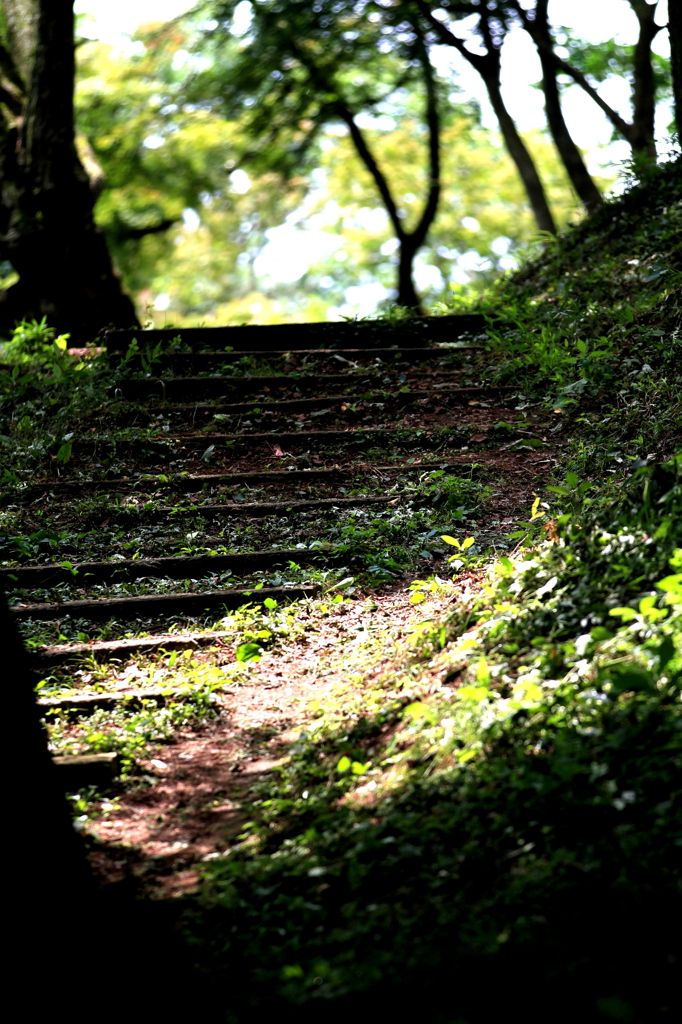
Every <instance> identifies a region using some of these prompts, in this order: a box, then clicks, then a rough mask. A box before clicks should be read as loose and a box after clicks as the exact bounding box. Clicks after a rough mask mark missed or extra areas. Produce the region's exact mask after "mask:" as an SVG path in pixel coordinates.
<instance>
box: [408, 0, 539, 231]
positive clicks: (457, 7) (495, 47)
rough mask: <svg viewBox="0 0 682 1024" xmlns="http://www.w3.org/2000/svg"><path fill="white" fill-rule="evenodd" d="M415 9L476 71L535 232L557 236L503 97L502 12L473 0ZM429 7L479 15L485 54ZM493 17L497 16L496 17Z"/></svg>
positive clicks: (420, 1) (421, 2)
mask: <svg viewBox="0 0 682 1024" xmlns="http://www.w3.org/2000/svg"><path fill="white" fill-rule="evenodd" d="M417 6H418V8H419V10H420V11H421V13H422V15H423V16H424V18H425V19H426V21H427V23H428V25H429V27H430V28H431V31H432V33H433V34H434V36H435V38H436V39H437V40H438V42H440V43H442V44H444V45H445V46H452V47H454V48H455V49H456V50H457V52H458V53H460V54H461V55H462V56H463V57H464V59H465V60H467V61H468V62H469V64H471V66H472V67H473V68H475V69H476V71H477V72H478V73H479V75H480V76H481V78H482V79H483V82H484V84H485V87H486V90H487V93H488V97H489V99H490V103H491V106H492V108H493V110H494V111H495V115H496V117H497V120H498V123H499V126H500V131H501V133H502V138H503V139H504V144H505V146H506V147H507V151H508V153H509V155H510V157H511V158H512V160H513V161H514V163H515V165H516V168H517V170H518V172H519V175H520V177H521V181H522V182H523V187H524V189H525V191H526V195H527V196H528V202H529V204H530V207H531V210H532V211H533V216H534V218H535V223H536V225H537V228H538V231H546V232H548V233H550V234H553V235H554V234H556V225H555V223H554V218H553V216H552V211H551V210H550V207H549V203H548V201H547V196H546V195H545V189H544V186H543V184H542V181H541V179H540V175H539V174H538V171H537V168H536V166H535V162H534V160H533V157H532V156H531V154H530V152H529V150H528V148H527V146H526V144H525V143H524V141H523V139H522V138H521V136H520V134H519V131H518V129H517V127H516V125H515V123H514V119H513V118H512V116H511V114H510V113H509V111H508V110H507V107H506V104H505V102H504V98H503V96H502V87H501V84H500V68H501V59H500V51H501V49H502V43H503V40H504V34H505V31H506V21H505V17H504V12H503V11H498V12H491V10H490V7H489V4H488V3H486V2H485V0H473V2H468V3H464V4H462V3H454V2H450V3H448V0H445V2H444V3H439V4H437V5H436V4H432V3H427V2H426V0H418V3H417ZM432 8H433V9H434V10H435V9H440V10H443V9H447V10H448V12H450V11H451V12H452V13H453V14H455V15H459V16H462V15H471V14H476V15H477V16H478V35H479V38H480V40H481V43H482V45H483V47H484V49H485V52H484V53H477V52H475V51H473V50H470V49H469V48H468V47H467V46H466V44H465V42H464V40H463V39H460V38H459V36H457V35H456V34H455V32H454V31H453V28H452V25H450V24H446V23H445V22H444V21H442V20H441V19H440V18H437V17H436V16H435V14H434V10H432ZM495 14H497V15H499V16H498V17H496V16H495Z"/></svg>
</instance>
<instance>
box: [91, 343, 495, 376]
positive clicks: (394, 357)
mask: <svg viewBox="0 0 682 1024" xmlns="http://www.w3.org/2000/svg"><path fill="white" fill-rule="evenodd" d="M464 351H469V352H471V351H475V348H474V346H466V347H465V346H461V347H460V348H456V349H453V348H450V347H449V346H445V345H441V346H438V345H428V346H427V345H423V346H420V347H418V348H408V347H406V346H396V347H393V348H373V349H371V350H370V349H364V348H339V349H284V350H281V349H272V350H271V349H265V350H263V351H254V352H244V351H234V352H168V353H161V354H160V355H159V356H157V357H156V358H155V360H154V362H153V363H152V364H151V368H150V371H149V372H154V373H156V372H158V371H159V370H163V369H165V368H168V367H177V366H186V367H188V368H193V369H196V370H199V372H201V370H202V369H205V368H207V367H210V366H214V365H218V366H222V365H224V364H225V363H238V362H240V361H241V360H242V359H263V360H266V359H268V360H271V359H275V360H276V359H278V358H284V357H287V359H303V358H304V357H305V358H307V359H312V358H315V359H321V360H329V359H333V358H338V357H341V358H342V359H344V360H345V361H347V362H350V363H359V362H360V361H363V362H364V363H365V364H367V361H368V360H370V363H369V365H370V366H371V365H372V364H374V363H376V362H377V361H378V362H381V363H387V364H388V365H391V364H395V363H401V364H402V363H420V362H429V361H431V360H435V359H445V358H446V357H448V356H452V355H453V354H458V353H460V352H464ZM122 357H123V353H121V352H110V353H109V362H110V365H111V366H112V367H118V366H120V364H121V360H122ZM127 366H128V368H129V369H131V370H132V369H138V368H140V369H144V363H143V361H142V358H141V357H140V356H133V357H132V358H131V359H130V361H129V362H128V364H127Z"/></svg>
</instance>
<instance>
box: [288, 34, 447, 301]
mask: <svg viewBox="0 0 682 1024" xmlns="http://www.w3.org/2000/svg"><path fill="white" fill-rule="evenodd" d="M412 27H413V28H414V31H415V37H416V43H415V56H416V59H417V60H418V61H419V64H420V66H421V69H422V74H423V78H424V89H425V93H426V111H425V121H426V125H427V129H428V135H429V143H428V147H429V189H428V193H427V197H426V202H425V204H424V209H423V211H422V214H421V217H420V218H419V222H418V223H417V226H416V227H415V228H414V230H413V231H406V230H405V228H404V227H403V223H402V218H401V216H400V214H401V211H400V210H399V209H398V205H397V203H396V201H395V199H394V198H393V194H392V192H391V188H390V186H389V183H388V180H387V179H386V176H385V175H384V173H383V171H382V170H381V168H380V167H379V165H378V163H377V161H376V159H375V157H374V154H373V153H372V151H371V149H370V147H369V144H368V142H367V140H366V138H365V136H364V135H363V133H362V131H361V130H360V128H359V127H358V125H357V122H356V120H355V114H354V112H353V111H352V110H351V108H350V106H349V105H348V103H347V102H346V101H345V99H344V98H343V97H342V95H341V92H340V89H339V87H338V85H337V84H336V83H334V82H331V81H329V80H328V79H327V78H326V77H325V76H324V75H323V73H322V72H321V70H320V69H319V68H318V67H317V65H315V64H314V63H312V62H311V61H310V58H309V57H308V55H307V53H306V52H305V51H304V50H302V49H299V47H298V46H297V44H296V41H295V40H291V41H290V45H291V49H292V52H293V53H295V55H296V57H297V58H298V60H300V61H301V63H302V64H303V65H304V67H305V68H306V69H307V71H308V74H309V76H310V79H311V83H312V85H313V86H314V87H315V88H319V89H323V90H324V91H325V92H326V93H327V94H329V95H332V96H336V100H335V102H334V104H333V106H334V109H335V111H336V113H337V114H338V116H339V117H340V118H341V120H342V121H343V122H344V124H345V125H346V126H347V128H348V131H349V133H350V137H351V140H352V142H353V145H354V146H355V150H356V152H357V154H358V156H359V157H360V159H361V160H362V162H363V164H364V165H365V167H366V168H367V170H368V171H369V173H370V174H371V176H372V178H373V179H374V183H375V184H376V186H377V189H378V191H379V195H380V196H381V199H382V202H383V204H384V208H385V210H386V212H387V214H388V217H389V220H390V221H391V225H392V227H393V230H394V232H395V235H396V238H397V239H398V242H399V243H400V249H399V252H398V281H397V284H398V288H397V292H398V295H397V303H398V305H399V306H405V307H406V308H408V309H414V310H416V311H418V312H421V305H420V300H419V296H418V295H417V290H416V288H415V286H414V278H413V268H414V259H415V256H416V255H417V253H418V252H419V249H420V248H421V247H422V245H424V242H425V241H426V237H427V235H428V232H429V228H430V227H431V225H432V223H433V220H434V218H435V216H436V213H437V211H438V202H439V200H440V193H441V181H440V176H441V173H440V117H439V113H438V97H437V93H436V85H435V82H434V78H433V68H432V66H431V61H430V59H429V55H428V51H427V48H426V44H425V41H424V39H423V36H422V32H421V28H420V26H419V25H415V24H413V25H412Z"/></svg>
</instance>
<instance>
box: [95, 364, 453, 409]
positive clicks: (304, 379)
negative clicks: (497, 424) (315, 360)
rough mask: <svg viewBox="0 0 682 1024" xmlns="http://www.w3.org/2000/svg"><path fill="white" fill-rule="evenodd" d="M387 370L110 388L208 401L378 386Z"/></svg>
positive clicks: (159, 380)
mask: <svg viewBox="0 0 682 1024" xmlns="http://www.w3.org/2000/svg"><path fill="white" fill-rule="evenodd" d="M386 372H387V371H386V369H385V368H384V369H381V370H377V369H372V368H368V369H365V370H363V371H359V372H356V371H353V372H346V373H338V374H331V373H325V374H309V373H286V374H280V375H278V376H274V375H270V376H248V377H240V376H238V375H236V374H235V375H234V376H230V377H225V376H220V375H218V374H215V375H212V376H210V377H160V376H159V375H158V374H152V375H150V376H149V377H128V378H124V379H121V380H120V381H119V382H118V383H117V384H112V385H111V387H110V388H109V391H110V393H111V394H112V395H113V396H119V397H122V398H125V399H140V398H144V397H152V398H159V399H160V400H162V401H166V400H169V399H171V398H187V397H188V396H189V395H201V396H203V397H208V396H210V395H214V396H216V397H223V396H224V397H228V396H229V395H230V393H232V392H237V393H238V394H240V395H243V394H247V393H255V392H260V391H263V389H264V388H269V389H270V390H271V391H273V392H276V391H278V390H279V389H280V388H283V389H285V390H297V391H301V390H303V391H305V390H307V389H310V388H312V389H314V390H315V391H317V390H319V388H320V387H347V386H349V384H351V385H352V384H355V383H357V384H358V385H360V384H361V383H363V384H364V383H366V382H367V383H371V382H372V381H374V382H375V383H377V382H379V381H381V379H382V378H383V377H385V376H386ZM407 372H408V374H409V378H408V379H409V380H425V381H426V380H428V381H433V382H435V381H437V380H441V379H443V377H444V376H445V378H446V379H450V378H451V377H454V376H456V375H457V374H458V373H461V372H463V371H461V370H454V369H450V368H448V370H447V371H446V373H445V374H443V373H439V372H437V371H436V372H435V373H434V372H429V373H421V372H414V371H411V370H408V371H407Z"/></svg>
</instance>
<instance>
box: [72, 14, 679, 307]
mask: <svg viewBox="0 0 682 1024" xmlns="http://www.w3.org/2000/svg"><path fill="white" fill-rule="evenodd" d="M189 7H191V4H190V3H188V0H119V2H118V3H116V4H112V3H111V0H76V3H75V10H76V13H77V14H88V15H90V20H89V21H87V22H85V23H81V27H80V30H81V32H82V33H83V34H85V35H88V36H92V37H93V38H98V39H100V40H101V41H102V42H105V43H109V44H112V45H113V46H116V47H119V46H120V47H121V48H122V50H123V51H124V52H125V51H126V50H128V52H130V47H131V45H134V44H131V42H130V38H129V37H130V35H131V34H132V33H133V32H134V31H135V30H136V28H137V27H138V25H140V24H142V23H145V22H153V21H167V20H169V19H171V18H174V17H176V16H178V15H180V14H182V13H183V12H184V11H186V10H187V9H188V8H189ZM549 13H550V19H551V21H552V23H553V24H554V25H565V26H566V27H568V28H570V29H572V30H573V32H574V34H575V35H576V36H579V37H582V38H584V39H585V40H587V41H589V42H594V43H598V42H600V41H603V40H605V39H608V38H609V37H610V36H615V37H616V39H617V41H618V42H620V43H623V44H630V43H634V42H635V40H636V37H637V19H636V17H635V15H634V12H633V11H632V9H631V7H630V5H629V4H628V3H627V2H626V0H597V2H595V0H550V5H549ZM249 20H250V4H249V3H248V2H246V0H245V2H244V3H242V4H240V5H239V6H238V8H237V14H236V17H235V29H237V31H246V30H248V24H249ZM474 21H475V19H471V23H472V28H473V24H474ZM656 21H657V23H658V24H665V23H666V21H667V0H660V2H659V3H658V4H657V13H656ZM465 25H466V23H462V22H460V29H462V27H463V26H465ZM469 45H470V47H471V48H475V46H476V42H475V40H473V38H472V39H471V40H470V41H469ZM653 49H654V50H655V51H656V52H657V53H661V54H663V55H666V56H667V55H668V52H669V43H668V35H667V32H660V33H659V34H658V35H657V37H656V39H655V40H654V45H653ZM434 56H435V60H436V63H437V64H438V65H439V69H440V70H442V71H446V70H447V69H449V68H451V69H453V72H454V75H453V78H454V80H455V81H456V83H457V86H458V87H459V89H460V90H462V91H461V92H460V93H459V94H458V100H466V99H467V98H469V97H471V98H475V99H476V100H477V101H478V103H479V104H480V107H481V111H482V123H483V126H484V127H486V128H490V129H491V130H493V131H495V132H497V131H498V124H497V119H496V117H495V114H494V113H493V111H492V108H491V107H490V103H489V100H488V97H487V94H486V90H485V86H484V84H483V81H482V80H481V78H480V77H479V75H478V74H477V72H476V71H475V70H474V69H473V68H472V67H471V66H470V65H469V64H467V63H466V62H465V61H464V60H463V59H462V58H461V57H460V56H459V54H457V53H456V52H455V51H453V49H452V48H451V47H445V46H442V47H436V48H435V51H434ZM541 74H542V73H541V69H540V62H539V58H538V56H537V52H536V50H535V47H534V44H533V43H532V41H531V39H530V37H529V36H528V35H527V34H526V33H525V32H524V31H523V30H522V29H521V28H514V29H512V31H511V32H510V33H509V35H508V37H507V39H506V41H505V44H504V47H503V50H502V89H503V93H504V96H505V100H506V103H507V106H508V108H509V111H510V113H511V115H512V116H513V118H514V119H515V121H516V123H517V125H518V127H519V129H520V130H521V131H524V132H528V131H532V130H534V129H536V130H537V129H544V128H545V126H546V120H545V113H544V96H543V93H542V90H540V89H538V88H534V87H533V85H534V83H537V82H538V81H539V80H540V78H541ZM600 92H601V93H602V95H603V96H604V98H605V99H606V100H607V101H608V102H609V103H610V104H611V105H612V106H613V107H614V108H615V109H616V110H618V112H619V113H622V114H624V115H628V113H629V100H630V86H629V83H627V82H626V81H625V80H624V79H617V78H615V77H613V78H611V79H609V80H608V81H606V82H605V83H603V84H602V85H601V86H600ZM562 94H563V104H562V105H563V110H564V115H565V118H566V121H567V123H568V126H569V129H570V131H571V134H572V135H573V137H574V139H575V141H576V143H577V144H578V145H579V146H580V147H581V148H582V149H583V150H584V151H585V152H586V162H587V165H588V168H589V170H590V172H591V173H592V174H595V175H599V173H600V171H601V172H602V173H605V172H606V173H607V174H608V173H609V172H610V173H611V174H613V170H614V167H617V165H618V164H619V163H620V162H621V161H623V160H626V159H628V157H629V156H630V149H629V146H628V144H627V143H626V142H625V140H619V141H616V142H611V141H610V139H611V134H612V128H611V125H610V124H609V122H608V121H607V119H606V117H605V116H604V115H603V113H602V112H601V111H600V110H599V108H598V107H597V106H596V105H595V104H594V103H593V102H592V100H590V99H589V98H588V97H587V96H586V95H585V93H584V92H583V91H582V90H581V89H580V88H579V87H578V86H572V87H571V86H568V87H564V89H563V90H562ZM362 116H363V115H360V118H362ZM671 117H672V113H671V106H670V104H669V103H665V102H664V103H659V104H658V108H657V115H656V126H657V137H658V139H659V140H660V141H661V142H663V141H664V140H665V137H666V126H667V125H668V124H669V122H670V120H671ZM146 144H147V145H149V142H147V143H146ZM661 148H662V150H663V151H664V150H665V146H662V147H661ZM235 173H236V174H242V175H243V176H244V178H246V175H245V174H244V172H235ZM232 186H233V190H234V191H235V192H240V191H243V190H244V189H246V188H247V187H248V182H247V181H244V182H242V181H236V180H234V181H233V182H232ZM616 190H618V186H616ZM192 215H193V211H188V218H189V220H188V219H186V220H185V224H186V227H188V228H191V217H192ZM194 217H195V218H196V215H194ZM297 219H298V218H297V217H296V215H295V214H292V215H291V216H290V217H289V218H288V221H289V222H288V223H286V222H285V223H284V224H282V225H281V226H279V227H276V228H274V229H271V230H270V231H269V232H268V233H267V235H268V238H269V242H268V244H267V245H266V246H265V248H264V249H263V250H262V252H261V254H260V256H259V257H258V267H257V268H256V269H257V271H258V272H259V273H266V274H267V275H269V277H270V278H271V280H273V281H281V282H282V283H285V282H291V281H294V280H296V279H297V278H299V277H301V275H302V274H303V273H304V272H305V270H306V268H307V266H308V265H309V264H310V262H311V260H313V261H314V259H315V257H316V256H322V255H323V252H322V250H324V251H325V252H326V253H329V254H330V255H331V254H332V253H333V251H334V249H335V248H338V247H339V245H340V242H339V241H337V240H336V239H337V236H335V235H331V234H330V233H329V232H323V231H311V230H305V231H301V230H300V229H299V228H297V227H296V226H295V223H294V222H295V221H296V220H297ZM433 270H434V268H433V267H430V266H427V265H424V264H422V265H421V266H420V262H419V260H418V261H417V264H416V266H415V276H416V283H417V287H418V288H423V287H428V286H429V284H430V282H428V281H427V280H425V279H423V280H422V279H421V278H424V275H425V274H426V275H428V274H429V273H433ZM462 273H463V271H462ZM368 289H370V290H368ZM379 292H385V289H383V287H382V286H381V285H380V284H378V283H376V284H374V285H369V284H366V285H364V286H361V287H360V288H354V289H353V293H354V294H353V297H351V296H348V301H353V302H354V303H355V305H356V311H357V312H359V313H360V314H361V315H364V314H367V313H369V312H371V311H372V309H373V308H374V306H375V304H376V302H377V301H379V300H380V299H381V298H382V297H383V296H382V295H380V294H379ZM361 293H362V294H361ZM159 298H160V301H161V304H162V305H163V301H164V297H163V296H160V297H159ZM157 308H159V309H160V308H161V306H158V305H157ZM344 312H346V310H344Z"/></svg>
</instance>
